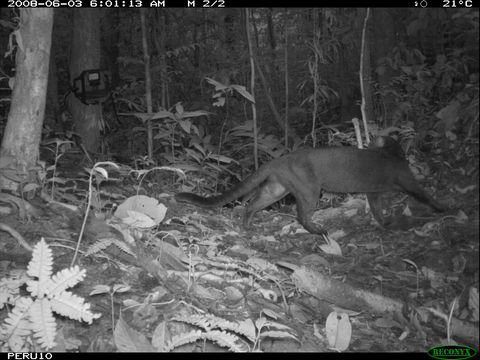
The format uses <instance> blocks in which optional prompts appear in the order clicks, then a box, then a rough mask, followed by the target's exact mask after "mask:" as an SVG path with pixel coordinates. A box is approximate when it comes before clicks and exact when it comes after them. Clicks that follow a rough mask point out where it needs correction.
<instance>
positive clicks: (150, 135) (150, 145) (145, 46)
mask: <svg viewBox="0 0 480 360" xmlns="http://www.w3.org/2000/svg"><path fill="white" fill-rule="evenodd" d="M145 18H146V10H145V9H144V8H142V9H140V20H141V23H142V47H143V61H144V63H145V92H146V98H147V99H146V101H147V113H148V114H152V112H153V107H152V77H151V74H150V54H149V52H148V42H147V25H146V19H145ZM147 134H148V146H147V148H148V158H149V159H150V160H151V159H153V131H152V121H151V120H150V119H148V120H147Z"/></svg>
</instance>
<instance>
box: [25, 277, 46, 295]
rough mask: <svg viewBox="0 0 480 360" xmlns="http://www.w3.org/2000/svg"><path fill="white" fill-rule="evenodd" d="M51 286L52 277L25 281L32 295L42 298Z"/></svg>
mask: <svg viewBox="0 0 480 360" xmlns="http://www.w3.org/2000/svg"><path fill="white" fill-rule="evenodd" d="M51 287H52V279H44V280H42V281H40V280H29V281H27V291H28V292H30V293H31V294H32V296H35V297H38V298H43V297H44V296H45V295H46V294H48V292H49V289H50V288H51Z"/></svg>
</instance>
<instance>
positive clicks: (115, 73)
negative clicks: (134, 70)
mask: <svg viewBox="0 0 480 360" xmlns="http://www.w3.org/2000/svg"><path fill="white" fill-rule="evenodd" d="M104 14H105V18H104V29H105V30H104V32H105V41H104V43H103V48H104V49H105V51H104V52H103V54H104V56H105V63H106V64H107V67H108V70H110V74H111V79H110V84H111V86H112V88H115V87H116V86H117V85H118V84H119V82H120V70H119V66H118V56H119V48H118V44H119V42H120V32H119V26H120V15H119V11H118V9H105V12H104Z"/></svg>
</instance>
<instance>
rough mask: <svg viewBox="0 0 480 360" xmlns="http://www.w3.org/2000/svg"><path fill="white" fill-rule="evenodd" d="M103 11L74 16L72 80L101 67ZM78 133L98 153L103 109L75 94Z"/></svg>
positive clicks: (79, 11)
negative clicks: (89, 103)
mask: <svg viewBox="0 0 480 360" xmlns="http://www.w3.org/2000/svg"><path fill="white" fill-rule="evenodd" d="M100 11H101V10H100V9H76V10H75V12H74V13H73V14H74V17H73V41H72V49H71V58H70V75H71V78H72V80H73V79H75V78H77V77H78V76H80V74H81V73H82V72H83V71H85V70H94V69H98V68H99V67H100ZM68 104H69V110H70V112H71V114H72V117H73V122H74V124H75V131H76V132H77V133H78V134H79V135H80V137H81V138H82V142H83V146H84V147H85V149H86V150H88V151H89V152H93V153H95V152H97V149H98V147H99V145H100V128H101V125H102V108H101V106H100V105H85V104H83V103H82V102H81V101H80V100H79V99H78V98H77V97H76V96H74V95H73V94H72V95H70V96H69V99H68Z"/></svg>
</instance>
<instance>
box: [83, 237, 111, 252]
mask: <svg viewBox="0 0 480 360" xmlns="http://www.w3.org/2000/svg"><path fill="white" fill-rule="evenodd" d="M112 243H113V239H111V238H104V239H100V240H98V241H96V242H95V243H94V244H92V245H90V246H89V247H88V249H87V251H86V252H85V256H90V255H93V254H97V253H99V252H100V251H102V250H105V249H106V248H107V247H109V246H110V245H112Z"/></svg>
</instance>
